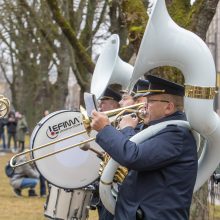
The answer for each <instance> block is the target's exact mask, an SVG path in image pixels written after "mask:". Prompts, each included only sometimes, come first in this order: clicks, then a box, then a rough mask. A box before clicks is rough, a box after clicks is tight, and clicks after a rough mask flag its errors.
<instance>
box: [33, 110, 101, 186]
mask: <svg viewBox="0 0 220 220" xmlns="http://www.w3.org/2000/svg"><path fill="white" fill-rule="evenodd" d="M83 130H85V128H84V125H83V123H82V114H81V113H80V112H74V111H67V110H62V111H57V112H54V113H51V114H49V115H47V116H46V117H45V118H43V119H42V120H41V121H40V122H39V123H38V124H37V126H36V127H35V129H34V131H33V133H32V135H31V148H32V149H34V148H35V147H38V146H41V145H45V144H47V143H51V142H54V141H57V140H59V139H61V138H65V137H67V136H70V135H72V134H75V133H77V132H80V131H83ZM95 136H96V133H95V132H94V131H92V132H91V135H90V136H88V134H87V133H83V134H81V135H78V136H75V137H72V138H68V139H66V140H63V141H60V142H57V143H53V144H51V145H49V146H46V147H43V148H42V149H39V150H36V151H33V152H32V157H33V159H36V158H39V157H41V156H44V155H46V154H49V153H52V152H55V151H58V150H60V149H63V148H65V147H68V146H71V145H74V144H76V143H80V142H82V141H84V140H86V139H89V138H91V137H95ZM90 146H91V147H92V148H93V149H95V150H97V151H99V152H101V151H102V149H101V147H100V146H99V145H98V144H96V143H95V141H92V142H90ZM100 162H101V159H100V158H99V157H98V156H97V155H96V153H94V152H93V151H91V150H88V149H87V150H86V151H85V150H82V149H81V148H80V146H77V147H74V148H71V149H69V150H66V151H63V152H61V153H57V154H55V155H52V156H49V157H46V158H43V159H40V160H37V161H35V164H36V167H37V169H38V170H39V172H40V173H41V174H42V176H43V177H45V179H46V180H47V181H48V182H50V183H51V184H53V185H55V186H57V187H60V188H63V189H77V188H82V187H85V186H87V185H89V184H91V183H92V182H94V181H95V180H96V179H97V178H98V177H99V174H98V172H99V166H100Z"/></svg>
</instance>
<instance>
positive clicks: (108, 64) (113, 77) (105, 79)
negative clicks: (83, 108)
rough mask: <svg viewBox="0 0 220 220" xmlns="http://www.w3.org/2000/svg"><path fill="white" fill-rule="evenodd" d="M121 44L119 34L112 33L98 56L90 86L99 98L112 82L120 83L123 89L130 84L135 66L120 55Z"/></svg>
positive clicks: (91, 90)
mask: <svg viewBox="0 0 220 220" xmlns="http://www.w3.org/2000/svg"><path fill="white" fill-rule="evenodd" d="M119 46H120V40H119V36H118V35H117V34H113V35H111V36H110V37H109V38H108V40H107V41H106V43H105V46H104V48H103V50H102V52H101V54H100V56H99V58H98V61H97V63H96V66H95V70H94V73H93V76H92V81H91V88H90V92H91V93H92V94H94V95H95V96H96V98H97V99H99V98H100V97H101V95H102V94H103V93H104V91H105V89H106V88H107V86H108V85H110V84H114V83H116V84H120V85H121V86H122V89H125V88H126V87H127V85H128V84H129V81H130V79H131V75H132V72H133V66H132V65H130V64H129V63H126V62H124V61H123V60H121V59H120V57H119V56H118V52H119Z"/></svg>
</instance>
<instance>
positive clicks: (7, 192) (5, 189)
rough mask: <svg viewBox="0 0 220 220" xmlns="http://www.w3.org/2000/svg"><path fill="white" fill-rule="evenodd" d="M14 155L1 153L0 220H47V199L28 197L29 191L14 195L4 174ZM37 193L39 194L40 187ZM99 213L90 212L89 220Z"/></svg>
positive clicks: (93, 219)
mask: <svg viewBox="0 0 220 220" xmlns="http://www.w3.org/2000/svg"><path fill="white" fill-rule="evenodd" d="M12 156H13V154H12V153H7V154H4V153H2V152H0V220H45V219H46V218H45V217H44V204H45V202H46V198H40V197H31V198H29V197H28V190H23V191H22V195H24V196H23V197H16V196H14V194H13V191H12V187H11V186H10V184H9V179H8V177H7V176H6V175H5V173H4V167H5V164H6V162H7V161H8V160H10V158H11V157H12ZM36 193H37V194H39V185H38V186H37V189H36ZM96 219H98V217H97V212H96V211H90V215H89V220H96Z"/></svg>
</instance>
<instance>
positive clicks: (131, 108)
mask: <svg viewBox="0 0 220 220" xmlns="http://www.w3.org/2000/svg"><path fill="white" fill-rule="evenodd" d="M143 106H144V103H138V104H134V105H130V106H126V107H122V108H118V109H114V110H110V111H105V112H103V113H105V114H106V115H107V116H108V117H112V116H116V118H117V114H120V113H121V112H122V111H125V110H128V109H129V112H132V113H135V112H136V113H137V109H140V108H142V107H143ZM80 112H81V114H82V121H83V125H84V127H85V130H83V131H80V132H77V133H75V134H72V135H69V136H67V137H64V138H61V139H59V140H56V141H52V142H49V143H46V144H43V145H41V146H39V147H36V148H33V149H30V150H26V151H24V152H21V153H18V154H16V155H14V156H13V157H12V158H11V160H10V166H11V167H12V168H16V167H20V166H23V165H25V164H28V163H32V162H35V161H37V160H41V159H43V158H46V157H50V156H52V155H55V154H58V153H61V152H63V151H66V150H69V149H71V148H74V147H77V146H80V145H83V144H86V143H88V142H91V141H94V140H95V138H89V139H87V140H85V141H82V142H79V143H76V144H73V145H71V146H67V147H64V148H62V149H60V150H57V151H54V152H51V153H48V154H46V155H43V156H40V157H38V158H32V159H30V160H27V161H25V162H22V163H16V158H17V157H19V156H22V155H26V154H28V153H32V152H34V151H37V150H40V149H42V148H44V147H47V146H50V145H52V144H55V143H58V142H61V141H64V140H66V139H69V138H72V137H75V136H78V135H81V134H84V133H87V134H88V135H89V134H90V132H91V125H90V123H91V118H89V117H88V115H87V112H86V110H85V109H84V108H83V107H82V106H80ZM82 150H83V149H82ZM88 150H91V151H93V152H96V153H97V154H98V155H100V154H101V152H98V151H96V150H95V149H93V148H91V147H89V148H88Z"/></svg>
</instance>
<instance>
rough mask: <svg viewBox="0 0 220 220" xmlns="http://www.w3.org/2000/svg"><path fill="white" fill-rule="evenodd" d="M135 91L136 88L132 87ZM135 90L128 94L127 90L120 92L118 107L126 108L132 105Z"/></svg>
mask: <svg viewBox="0 0 220 220" xmlns="http://www.w3.org/2000/svg"><path fill="white" fill-rule="evenodd" d="M134 88H135V90H136V87H134ZM135 90H133V91H131V93H130V94H129V93H128V91H127V90H120V93H121V100H120V101H119V105H120V107H121V108H122V107H126V106H129V105H134V98H133V96H134V95H135Z"/></svg>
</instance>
